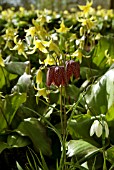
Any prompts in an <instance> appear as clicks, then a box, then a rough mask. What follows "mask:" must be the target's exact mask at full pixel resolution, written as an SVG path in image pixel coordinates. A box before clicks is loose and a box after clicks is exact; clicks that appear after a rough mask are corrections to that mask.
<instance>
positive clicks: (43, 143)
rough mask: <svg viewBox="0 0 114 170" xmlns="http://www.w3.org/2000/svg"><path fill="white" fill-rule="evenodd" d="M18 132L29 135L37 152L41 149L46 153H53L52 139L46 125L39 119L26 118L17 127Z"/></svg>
mask: <svg viewBox="0 0 114 170" xmlns="http://www.w3.org/2000/svg"><path fill="white" fill-rule="evenodd" d="M17 132H18V133H19V134H21V135H22V136H28V137H29V138H30V139H31V141H32V142H33V145H34V147H35V149H36V151H37V152H39V151H41V152H42V153H43V154H45V155H51V141H50V139H49V137H48V136H47V134H46V129H45V127H44V126H43V125H42V124H41V122H40V121H38V119H36V118H28V119H24V121H23V122H21V123H20V125H19V127H18V128H17Z"/></svg>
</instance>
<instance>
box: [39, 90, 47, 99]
mask: <svg viewBox="0 0 114 170" xmlns="http://www.w3.org/2000/svg"><path fill="white" fill-rule="evenodd" d="M46 95H47V93H46V88H41V89H40V88H39V89H38V92H37V94H36V96H38V97H40V96H43V97H44V98H45V97H46Z"/></svg>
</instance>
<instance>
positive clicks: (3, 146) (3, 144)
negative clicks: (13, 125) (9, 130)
mask: <svg viewBox="0 0 114 170" xmlns="http://www.w3.org/2000/svg"><path fill="white" fill-rule="evenodd" d="M6 148H9V146H8V144H7V143H5V142H2V141H0V153H2V151H3V150H4V149H6Z"/></svg>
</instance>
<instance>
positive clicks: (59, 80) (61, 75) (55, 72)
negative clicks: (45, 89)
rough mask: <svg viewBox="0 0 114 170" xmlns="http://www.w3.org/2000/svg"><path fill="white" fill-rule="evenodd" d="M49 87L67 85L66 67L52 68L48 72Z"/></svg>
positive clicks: (47, 81) (47, 82)
mask: <svg viewBox="0 0 114 170" xmlns="http://www.w3.org/2000/svg"><path fill="white" fill-rule="evenodd" d="M46 79H47V80H46V84H47V86H50V85H51V84H54V85H56V86H58V87H59V86H60V85H66V73H65V68H64V66H52V67H50V68H49V69H48V71H47V78H46Z"/></svg>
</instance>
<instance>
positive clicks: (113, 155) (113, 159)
mask: <svg viewBox="0 0 114 170" xmlns="http://www.w3.org/2000/svg"><path fill="white" fill-rule="evenodd" d="M106 158H107V160H108V161H109V162H110V163H111V164H112V165H114V146H112V147H110V148H109V149H107V151H106Z"/></svg>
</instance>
